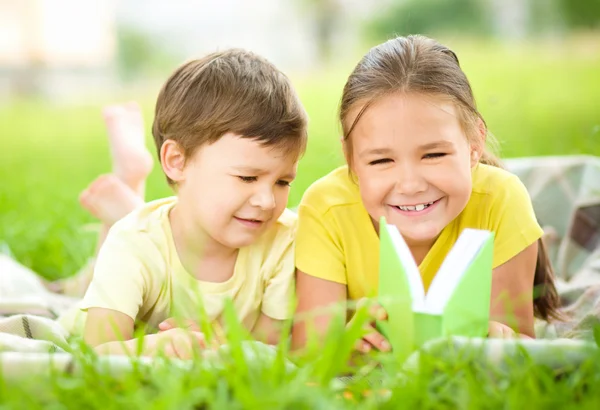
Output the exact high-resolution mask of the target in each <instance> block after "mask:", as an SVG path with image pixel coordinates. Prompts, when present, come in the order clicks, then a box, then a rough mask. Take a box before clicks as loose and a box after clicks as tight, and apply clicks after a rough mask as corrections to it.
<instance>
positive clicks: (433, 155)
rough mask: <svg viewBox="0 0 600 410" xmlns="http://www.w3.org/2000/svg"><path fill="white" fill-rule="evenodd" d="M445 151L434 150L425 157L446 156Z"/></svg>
mask: <svg viewBox="0 0 600 410" xmlns="http://www.w3.org/2000/svg"><path fill="white" fill-rule="evenodd" d="M445 156H446V153H445V152H432V153H431V154H425V156H424V157H423V158H425V159H433V158H442V157H445Z"/></svg>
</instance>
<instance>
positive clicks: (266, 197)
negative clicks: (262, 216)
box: [250, 190, 276, 210]
mask: <svg viewBox="0 0 600 410" xmlns="http://www.w3.org/2000/svg"><path fill="white" fill-rule="evenodd" d="M275 204H276V203H275V195H273V192H272V191H271V190H261V191H259V192H257V193H256V194H255V195H253V196H252V198H250V205H252V206H256V207H259V208H261V209H264V210H270V209H273V208H275Z"/></svg>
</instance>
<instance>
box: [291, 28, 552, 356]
mask: <svg viewBox="0 0 600 410" xmlns="http://www.w3.org/2000/svg"><path fill="white" fill-rule="evenodd" d="M340 121H341V125H342V130H343V137H342V143H343V148H344V153H345V158H346V162H347V166H344V167H341V168H338V169H336V170H334V171H333V172H331V173H330V174H329V175H327V176H325V177H323V178H321V179H320V180H318V181H317V182H315V183H314V184H313V185H312V186H311V187H310V188H309V189H308V190H307V191H306V193H305V195H304V197H303V199H302V201H301V204H300V206H299V211H298V212H299V226H298V233H297V240H296V269H297V284H296V286H297V293H298V308H297V310H298V313H306V312H309V311H313V310H315V309H319V310H320V311H321V312H326V311H327V310H326V309H325V310H324V309H322V308H324V307H326V306H327V305H331V304H333V303H340V302H342V303H344V302H345V301H346V300H348V299H350V300H358V299H361V298H365V297H372V296H375V295H376V290H377V278H378V269H379V266H378V265H379V260H378V258H379V239H378V228H379V227H378V221H379V219H380V217H381V216H385V217H386V220H387V221H388V223H392V224H394V225H396V226H397V227H398V229H399V230H400V232H401V233H402V235H403V237H404V239H405V240H406V242H407V244H408V245H409V248H410V250H411V252H412V255H413V257H414V259H415V260H416V262H417V264H418V265H419V270H420V272H421V276H422V280H423V283H424V285H425V289H426V290H427V288H428V286H429V284H430V283H431V281H432V279H433V277H434V276H435V274H436V272H437V271H438V269H439V267H440V265H441V263H442V261H443V260H444V258H445V257H446V254H447V253H448V251H449V250H450V249H451V248H452V246H453V245H454V243H455V242H456V240H457V238H458V236H459V234H460V233H461V232H462V230H463V229H465V228H478V229H486V230H490V231H493V232H494V233H495V242H494V260H493V267H494V271H493V284H492V305H491V317H492V318H494V319H495V320H497V322H496V321H494V322H490V336H503V337H509V336H511V334H512V333H513V331H512V330H511V328H515V329H516V331H517V332H519V333H521V334H524V335H527V336H531V337H533V336H534V328H533V323H534V314H535V315H537V316H538V317H540V318H542V319H550V318H552V317H556V315H557V311H556V309H557V305H558V297H557V294H556V290H555V288H554V283H553V275H552V272H551V270H550V266H549V264H548V260H547V258H546V255H545V251H544V247H543V244H542V242H541V240H540V238H541V236H542V233H543V232H542V229H541V228H540V226H539V225H538V223H537V221H536V218H535V215H534V212H533V207H532V204H531V201H530V198H529V196H528V193H527V191H526V189H525V187H524V186H523V184H522V183H521V182H520V181H519V179H518V178H517V177H516V176H514V175H512V174H510V173H508V172H507V171H505V170H503V169H502V168H500V165H499V162H498V161H497V160H496V158H494V156H493V155H492V154H490V153H489V152H488V151H486V149H485V143H486V138H487V139H490V136H489V135H488V133H487V128H486V124H485V121H484V120H483V118H482V116H481V114H480V113H479V111H478V110H477V108H476V105H475V100H474V97H473V93H472V91H471V86H470V84H469V81H468V80H467V78H466V76H465V74H464V73H463V72H462V70H461V68H460V66H459V62H458V59H457V57H456V55H455V54H454V52H452V51H451V50H450V49H448V48H446V47H445V46H443V45H441V44H439V43H437V42H436V41H434V40H431V39H428V38H426V37H423V36H409V37H398V38H395V39H392V40H389V41H388V42H386V43H383V44H381V45H379V46H377V47H375V48H373V49H371V50H370V51H369V52H368V53H367V55H365V56H364V57H363V59H362V60H361V61H360V62H359V63H358V65H357V66H356V67H355V69H354V71H353V72H352V73H351V74H350V77H349V78H348V81H347V82H346V85H345V87H344V90H343V95H342V100H341V106H340ZM488 142H489V141H488ZM534 285H539V286H540V287H541V294H540V295H539V297H537V299H535V300H534V289H533V287H534ZM509 315H510V316H509ZM304 316H306V315H304ZM378 316H379V318H380V319H382V318H385V312H380V313H378ZM313 318H314V323H313V324H311V325H310V326H307V324H306V322H302V323H296V324H295V326H294V330H293V344H294V346H295V347H300V346H302V345H304V343H305V342H306V338H307V329H309V328H312V326H314V329H316V331H317V332H318V333H319V334H320V335H322V334H324V332H325V331H326V330H327V328H328V327H329V325H330V322H331V320H332V318H333V315H332V314H328V313H319V315H318V316H316V315H313ZM511 318H514V319H515V320H514V321H513V320H511ZM372 347H376V348H378V349H380V350H388V349H389V344H388V343H387V342H386V341H385V339H384V338H383V337H382V336H381V335H380V334H378V333H377V332H375V331H374V330H372V329H371V331H370V333H369V334H368V335H367V336H365V338H364V339H363V340H362V341H360V342H359V346H358V347H357V348H359V349H360V350H363V351H366V350H369V349H371V348H372Z"/></svg>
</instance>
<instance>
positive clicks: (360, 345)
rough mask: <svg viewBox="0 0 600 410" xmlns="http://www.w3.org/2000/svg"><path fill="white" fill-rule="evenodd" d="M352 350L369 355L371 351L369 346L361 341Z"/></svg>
mask: <svg viewBox="0 0 600 410" xmlns="http://www.w3.org/2000/svg"><path fill="white" fill-rule="evenodd" d="M354 348H355V349H356V350H358V351H359V352H361V353H369V352H370V351H371V344H370V343H369V342H366V341H364V340H363V339H359V340H357V341H356V343H355V344H354Z"/></svg>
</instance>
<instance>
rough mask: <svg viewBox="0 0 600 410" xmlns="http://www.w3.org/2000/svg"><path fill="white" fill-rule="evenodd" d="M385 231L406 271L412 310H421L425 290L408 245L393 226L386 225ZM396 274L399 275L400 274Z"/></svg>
mask: <svg viewBox="0 0 600 410" xmlns="http://www.w3.org/2000/svg"><path fill="white" fill-rule="evenodd" d="M387 230H388V233H389V235H390V238H391V240H392V243H393V245H394V248H395V249H396V252H397V254H398V257H399V258H400V260H401V261H402V264H403V265H404V267H405V269H406V278H407V280H408V284H409V287H410V292H411V295H412V299H413V309H414V310H422V309H423V308H424V303H425V288H424V287H423V281H422V280H421V273H420V272H419V267H418V266H417V264H416V262H415V259H414V258H413V256H412V253H411V251H410V249H409V248H408V245H407V244H406V242H405V241H404V238H402V235H401V234H400V232H399V231H398V228H397V227H396V226H395V225H391V224H388V225H387ZM398 273H399V274H400V272H398Z"/></svg>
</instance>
